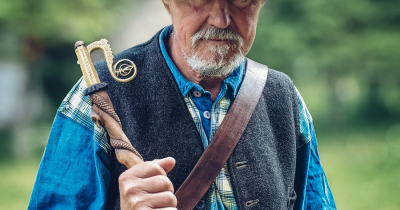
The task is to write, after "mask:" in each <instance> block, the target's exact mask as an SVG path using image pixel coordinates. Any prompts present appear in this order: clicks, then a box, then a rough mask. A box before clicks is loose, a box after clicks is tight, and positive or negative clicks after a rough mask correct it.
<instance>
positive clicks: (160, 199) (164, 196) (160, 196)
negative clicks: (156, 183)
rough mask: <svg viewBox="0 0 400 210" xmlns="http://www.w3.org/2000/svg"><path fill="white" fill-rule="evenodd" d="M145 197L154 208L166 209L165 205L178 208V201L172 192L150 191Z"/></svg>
mask: <svg viewBox="0 0 400 210" xmlns="http://www.w3.org/2000/svg"><path fill="white" fill-rule="evenodd" d="M145 199H146V200H148V201H149V203H148V205H149V207H151V208H154V209H158V208H161V209H165V207H170V208H172V209H176V208H175V207H176V205H177V204H178V201H177V200H176V197H175V195H174V194H173V193H172V192H168V191H167V192H159V193H149V194H147V195H145Z"/></svg>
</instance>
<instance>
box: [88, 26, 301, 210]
mask: <svg viewBox="0 0 400 210" xmlns="http://www.w3.org/2000/svg"><path fill="white" fill-rule="evenodd" d="M159 34H160V33H158V34H156V35H155V36H154V37H153V38H152V39H151V40H150V41H148V42H146V43H144V44H142V45H138V46H135V47H133V48H130V49H128V50H125V51H123V52H121V53H119V54H118V55H116V56H115V60H116V61H118V60H120V59H130V60H132V61H133V62H134V63H135V64H136V66H137V68H138V75H137V77H136V78H135V79H134V80H132V81H131V82H128V83H118V82H116V81H115V80H114V79H113V78H112V77H111V75H110V73H109V71H108V69H107V66H106V63H105V62H104V61H100V62H97V63H95V67H96V69H97V71H98V73H99V76H100V79H101V81H103V82H108V83H109V85H110V86H109V90H108V93H109V95H110V98H111V100H112V102H113V105H114V107H115V110H116V112H117V114H118V115H119V117H120V119H121V122H122V125H123V130H124V132H125V133H126V135H127V136H128V138H129V139H130V141H131V142H132V145H133V146H134V147H135V148H136V149H137V150H138V151H139V152H140V154H141V155H142V156H143V158H144V159H145V160H153V159H156V158H158V159H159V158H164V157H167V156H171V157H174V158H175V159H176V166H175V168H174V169H173V170H172V171H171V172H170V173H169V174H168V177H169V178H170V180H171V181H172V183H173V185H174V187H175V189H178V188H179V186H180V185H181V184H182V183H183V181H184V180H185V178H186V177H187V176H188V175H189V173H190V171H191V170H192V169H193V167H194V165H195V164H196V162H197V160H198V159H199V157H200V156H201V154H202V152H203V145H202V142H201V139H200V135H199V133H198V131H197V129H196V126H195V124H194V121H193V119H192V117H191V115H190V113H189V110H188V108H187V106H186V104H185V102H184V100H183V97H182V94H181V92H180V90H179V89H178V86H177V84H176V82H175V79H174V77H173V75H172V73H171V72H170V70H169V68H168V66H167V64H166V62H165V60H164V58H163V56H162V53H161V50H160V46H159V42H158V40H159ZM298 136H299V122H298V108H297V96H296V92H295V88H294V86H293V84H292V82H291V80H290V79H289V78H288V77H287V76H286V75H284V74H282V73H280V72H277V71H274V70H270V72H269V75H268V81H267V84H266V86H265V89H264V92H263V94H262V96H261V98H260V101H259V102H258V105H257V106H256V108H255V111H254V113H253V115H252V117H251V119H250V122H249V124H248V126H247V128H246V130H245V131H244V133H243V135H242V137H241V139H240V141H239V143H238V145H237V146H236V148H235V150H234V151H233V153H232V155H231V157H230V158H229V160H228V167H229V172H230V175H231V182H232V185H233V190H234V194H235V198H236V202H237V205H238V208H239V209H240V210H245V209H252V210H253V209H254V210H267V209H271V210H277V209H292V208H293V204H294V200H295V198H296V194H295V191H294V178H295V169H296V142H297V139H298ZM111 159H112V163H113V165H112V168H111V171H112V182H111V185H110V187H109V191H108V198H107V199H108V200H107V209H119V205H120V202H119V191H118V177H119V175H120V174H121V173H122V172H124V171H125V170H126V168H125V166H123V165H121V164H120V163H118V161H117V160H116V158H115V154H112V155H111ZM206 197H207V196H204V197H203V199H202V201H200V202H199V204H198V206H197V207H196V209H206V208H207V205H204V204H205V203H206V202H207V199H206Z"/></svg>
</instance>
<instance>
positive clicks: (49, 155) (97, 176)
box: [28, 27, 336, 210]
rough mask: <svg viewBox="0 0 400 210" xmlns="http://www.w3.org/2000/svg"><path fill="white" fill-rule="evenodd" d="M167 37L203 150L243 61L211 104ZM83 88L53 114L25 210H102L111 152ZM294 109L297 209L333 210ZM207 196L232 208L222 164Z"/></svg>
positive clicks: (305, 121) (309, 136) (213, 207)
mask: <svg viewBox="0 0 400 210" xmlns="http://www.w3.org/2000/svg"><path fill="white" fill-rule="evenodd" d="M170 33H171V28H170V27H167V28H165V29H164V30H163V32H162V34H161V36H160V40H159V41H160V46H161V51H162V53H163V55H164V58H165V60H166V62H167V64H168V66H169V68H170V69H171V71H172V73H173V75H174V77H175V80H176V82H177V84H178V87H179V88H180V90H181V93H182V95H183V97H184V100H185V102H186V104H187V107H188V109H189V111H190V113H191V115H192V117H193V120H194V122H195V124H196V126H197V129H198V131H199V133H200V136H201V139H202V143H203V146H204V148H206V147H207V146H208V144H209V142H210V140H211V139H212V137H213V135H214V134H215V132H216V131H217V129H218V127H219V125H220V124H221V122H222V120H223V119H224V117H225V115H226V112H227V110H228V109H229V107H230V105H231V103H232V102H233V100H234V98H235V97H236V94H237V91H238V88H239V86H240V83H241V81H242V79H243V74H244V73H243V72H244V69H243V68H244V62H243V63H242V65H241V66H240V67H238V68H237V69H235V70H234V72H233V73H232V74H230V75H229V76H228V77H227V78H226V79H225V80H224V82H223V85H222V87H221V90H220V92H219V94H218V96H217V99H216V100H215V101H214V102H212V101H211V94H210V93H209V92H207V91H205V90H204V89H203V88H202V87H201V86H199V85H197V84H194V83H191V82H189V81H188V80H186V79H185V78H184V77H183V76H182V75H181V74H180V72H179V70H178V69H177V68H176V67H175V65H174V63H173V62H172V60H171V59H170V58H169V56H168V54H167V52H166V50H165V46H164V39H165V38H166V37H168V36H169V35H170ZM85 89H86V85H85V82H84V80H83V79H81V80H79V81H78V83H77V84H76V85H75V86H74V87H73V89H72V90H71V91H70V93H69V94H68V95H67V97H66V98H65V99H64V100H63V102H62V104H61V106H60V108H59V109H58V110H57V115H56V118H55V120H54V123H53V127H52V130H51V133H50V137H49V141H48V144H47V147H46V150H45V152H44V155H43V158H42V162H41V164H40V167H39V171H38V175H37V178H36V182H35V186H34V189H33V192H32V196H31V200H30V204H29V207H28V208H29V209H104V208H105V204H106V198H107V189H108V187H109V184H110V181H111V177H110V168H111V166H110V164H111V163H110V159H109V156H110V154H111V147H110V145H109V143H108V141H107V134H106V131H105V130H104V129H103V128H97V126H95V125H94V124H93V122H92V121H91V120H90V109H91V108H90V102H89V98H88V97H85V96H84V95H83V92H84V90H85ZM297 93H298V92H297ZM298 104H299V115H300V116H299V117H300V133H301V137H302V145H300V146H299V147H298V148H297V158H298V159H300V160H301V161H304V163H305V164H303V165H304V168H298V169H297V170H299V171H300V173H298V174H300V176H301V177H296V179H302V180H300V183H303V184H302V185H303V186H302V189H303V190H302V191H301V192H297V194H298V197H297V199H298V203H299V207H298V208H297V209H336V207H335V203H334V200H333V197H332V194H331V191H330V188H329V185H328V182H327V180H326V177H325V174H324V171H323V169H322V166H321V163H320V161H319V155H318V151H317V142H316V137H315V132H314V128H313V124H312V118H311V116H310V114H309V112H308V110H307V108H306V106H305V103H304V101H303V99H302V98H301V96H300V94H299V93H298ZM266 187H267V186H266ZM209 195H210V197H209V203H208V207H209V208H208V209H209V210H235V209H237V206H236V202H235V198H234V195H233V192H232V189H231V183H230V176H229V173H228V170H227V168H226V165H225V166H224V168H223V169H222V170H221V172H220V174H219V175H218V177H217V178H216V180H215V181H214V183H213V184H212V186H211V188H210V193H209Z"/></svg>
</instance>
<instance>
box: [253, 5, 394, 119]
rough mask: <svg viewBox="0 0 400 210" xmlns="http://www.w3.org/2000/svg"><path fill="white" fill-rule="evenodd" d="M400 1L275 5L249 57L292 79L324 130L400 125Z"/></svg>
mask: <svg viewBox="0 0 400 210" xmlns="http://www.w3.org/2000/svg"><path fill="white" fill-rule="evenodd" d="M399 7H400V2H399V1H391V0H386V1H377V0H352V1H346V0H337V1H319V0H305V1H294V0H279V1H277V0H270V1H267V3H266V5H265V6H264V8H263V9H262V12H261V14H260V19H259V23H258V30H257V37H256V40H255V43H254V45H253V48H252V51H251V52H250V54H249V56H250V57H252V58H254V59H255V60H258V61H260V62H263V63H266V64H267V65H269V66H270V67H271V68H275V69H278V70H280V71H283V72H286V73H287V74H289V75H290V76H291V77H292V79H293V80H294V82H295V85H296V86H297V87H298V89H299V90H300V92H301V93H302V95H303V97H304V98H305V101H306V103H307V105H308V107H309V109H310V110H311V112H312V115H313V116H314V118H315V119H316V120H318V121H319V122H324V123H325V124H326V125H328V124H330V125H332V124H341V123H347V124H349V123H358V122H360V121H363V120H366V121H368V123H371V121H372V120H373V121H375V122H376V123H380V121H383V120H392V121H394V120H396V119H398V118H399V117H400V106H398V104H399V103H400V91H399V89H400V72H399V69H400V59H398V58H399V57H400V50H399V49H400V27H399V22H400V13H399V12H398V8H399Z"/></svg>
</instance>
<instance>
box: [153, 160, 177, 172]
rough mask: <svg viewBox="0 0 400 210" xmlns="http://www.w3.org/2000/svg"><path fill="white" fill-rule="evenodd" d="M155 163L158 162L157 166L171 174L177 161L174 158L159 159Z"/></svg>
mask: <svg viewBox="0 0 400 210" xmlns="http://www.w3.org/2000/svg"><path fill="white" fill-rule="evenodd" d="M153 162H156V163H157V164H159V165H160V166H161V167H162V168H163V169H164V170H165V172H167V173H168V172H170V171H171V170H172V168H174V166H175V159H174V158H172V157H167V158H163V159H157V160H154V161H153Z"/></svg>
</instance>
